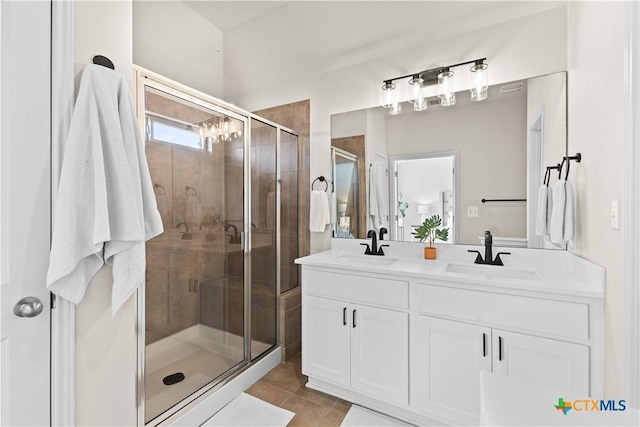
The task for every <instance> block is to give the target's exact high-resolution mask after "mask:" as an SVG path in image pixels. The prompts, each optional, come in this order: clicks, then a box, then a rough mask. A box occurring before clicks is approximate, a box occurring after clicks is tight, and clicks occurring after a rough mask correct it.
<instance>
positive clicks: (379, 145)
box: [331, 72, 567, 249]
mask: <svg viewBox="0 0 640 427" xmlns="http://www.w3.org/2000/svg"><path fill="white" fill-rule="evenodd" d="M566 88H567V76H566V73H565V72H561V73H555V74H550V75H545V76H539V77H533V78H529V79H524V80H519V81H514V82H509V83H504V84H498V85H494V86H491V87H490V88H489V97H488V99H486V100H485V101H482V102H472V101H471V100H470V99H469V94H468V92H467V91H464V92H460V93H458V94H457V96H456V98H457V103H456V105H454V106H451V107H442V106H440V105H439V104H438V103H437V100H429V108H428V109H427V110H426V111H421V112H414V111H413V110H412V108H411V104H408V103H405V105H404V107H403V108H404V111H403V112H402V114H399V115H394V116H392V115H389V114H388V111H389V110H387V109H384V108H382V107H377V108H371V109H367V110H358V111H351V112H346V113H340V114H334V115H333V116H332V118H331V138H332V150H333V152H334V153H335V152H340V153H341V154H342V157H340V156H338V157H336V156H335V155H333V156H332V162H333V163H335V164H334V165H333V167H334V171H336V170H340V169H341V168H345V166H342V165H340V164H339V162H338V160H340V161H342V159H343V158H344V156H349V158H351V159H352V162H351V163H350V164H351V165H352V166H351V169H350V173H349V174H347V173H335V172H334V180H335V183H334V184H335V187H336V189H337V190H336V191H338V190H339V191H341V197H343V198H345V200H342V201H338V203H336V212H335V213H334V214H335V218H336V223H335V225H334V236H335V237H344V238H364V237H365V236H366V230H367V229H379V228H381V227H385V228H387V229H388V230H389V234H390V238H391V239H392V240H403V241H414V240H415V239H414V238H413V236H412V234H411V231H412V229H413V228H414V227H415V226H417V225H419V224H421V223H422V221H423V220H424V219H425V218H426V217H429V216H431V215H433V214H438V215H439V216H440V217H441V218H442V220H443V226H444V227H446V228H449V236H450V239H449V243H458V244H474V245H477V244H481V243H482V237H483V235H484V231H485V230H490V231H491V233H492V234H493V236H494V244H498V245H503V246H521V247H530V248H548V249H563V248H564V247H563V248H560V247H558V246H556V245H554V244H552V243H551V242H550V241H549V239H548V237H547V236H538V235H536V233H535V213H536V209H537V200H536V196H537V193H538V189H539V187H540V186H541V185H542V183H543V180H544V176H545V172H546V166H556V165H557V164H558V163H560V162H562V159H563V157H564V156H566V155H567V125H566V124H567V90H566ZM558 178H559V175H558V173H553V174H552V177H551V183H553V182H554V181H555V180H557V179H558ZM343 181H344V182H343ZM363 181H364V182H363ZM336 194H337V193H336ZM354 197H357V200H353V198H354ZM350 198H351V199H350ZM345 206H347V207H349V208H348V209H344V208H345ZM356 207H358V208H359V209H360V210H359V211H358V210H357V209H355V208H356ZM341 208H342V209H341ZM356 212H358V213H356ZM356 214H357V215H358V218H351V216H353V215H356ZM351 223H357V224H361V225H360V226H358V227H357V228H349V227H345V225H349V224H351ZM363 223H364V224H366V227H362V224H363ZM340 225H342V227H340Z"/></svg>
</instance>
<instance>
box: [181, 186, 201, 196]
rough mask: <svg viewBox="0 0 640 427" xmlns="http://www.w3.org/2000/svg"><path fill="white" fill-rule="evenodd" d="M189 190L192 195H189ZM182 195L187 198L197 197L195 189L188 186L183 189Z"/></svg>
mask: <svg viewBox="0 0 640 427" xmlns="http://www.w3.org/2000/svg"><path fill="white" fill-rule="evenodd" d="M189 190H191V191H192V192H193V194H189ZM184 194H185V195H187V197H188V196H197V195H198V192H197V191H196V189H195V188H193V187H189V186H188V185H187V186H186V187H184Z"/></svg>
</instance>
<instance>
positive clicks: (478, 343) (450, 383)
mask: <svg viewBox="0 0 640 427" xmlns="http://www.w3.org/2000/svg"><path fill="white" fill-rule="evenodd" d="M417 328H418V331H417V333H416V334H415V335H414V336H417V337H418V339H417V343H416V345H417V348H416V355H417V358H416V359H417V360H415V362H412V372H414V370H415V375H413V374H412V381H413V380H415V381H416V385H415V387H414V390H415V393H416V396H415V399H414V398H413V397H412V399H411V405H412V409H413V410H415V411H418V412H421V413H423V414H431V415H433V414H435V415H439V416H441V417H443V418H445V419H447V420H450V421H451V422H453V423H454V424H457V425H477V424H478V419H479V408H478V402H479V390H480V372H482V371H487V372H489V371H491V329H490V328H485V327H481V326H476V325H470V324H467V323H461V322H454V321H450V320H442V319H437V318H434V317H428V316H418V324H417Z"/></svg>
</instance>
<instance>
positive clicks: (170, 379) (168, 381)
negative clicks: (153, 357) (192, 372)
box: [162, 372, 184, 385]
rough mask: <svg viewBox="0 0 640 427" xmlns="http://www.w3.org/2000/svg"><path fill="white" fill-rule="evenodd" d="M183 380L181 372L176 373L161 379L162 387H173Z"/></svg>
mask: <svg viewBox="0 0 640 427" xmlns="http://www.w3.org/2000/svg"><path fill="white" fill-rule="evenodd" d="M182 380H184V374H183V373H182V372H176V373H175V374H171V375H167V376H166V377H164V378H163V379H162V382H163V383H164V385H174V384H178V383H179V382H180V381H182Z"/></svg>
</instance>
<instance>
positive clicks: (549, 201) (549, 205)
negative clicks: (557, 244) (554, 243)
mask: <svg viewBox="0 0 640 427" xmlns="http://www.w3.org/2000/svg"><path fill="white" fill-rule="evenodd" d="M551 215H553V188H552V187H551V186H549V185H547V232H546V235H547V236H548V235H549V234H550V230H549V227H551Z"/></svg>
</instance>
